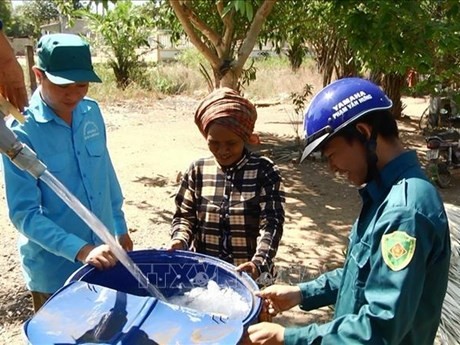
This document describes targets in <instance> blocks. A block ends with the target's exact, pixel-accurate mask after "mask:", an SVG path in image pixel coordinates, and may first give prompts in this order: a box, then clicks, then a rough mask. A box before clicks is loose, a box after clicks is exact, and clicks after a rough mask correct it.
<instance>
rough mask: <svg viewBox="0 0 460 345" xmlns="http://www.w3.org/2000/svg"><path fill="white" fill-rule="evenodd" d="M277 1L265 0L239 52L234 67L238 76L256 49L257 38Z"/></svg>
mask: <svg viewBox="0 0 460 345" xmlns="http://www.w3.org/2000/svg"><path fill="white" fill-rule="evenodd" d="M276 1H277V0H264V2H263V4H262V5H261V6H260V7H259V9H258V10H257V12H256V14H255V16H254V20H253V21H252V24H251V27H250V28H249V31H248V33H247V34H246V37H245V39H244V41H243V44H241V46H240V49H239V50H238V58H237V60H236V61H235V65H234V66H233V69H234V72H235V74H236V75H239V72H240V71H242V70H243V66H244V64H245V63H246V60H247V59H248V57H249V55H250V54H251V52H252V50H253V49H254V46H255V44H256V42H257V37H258V35H259V33H260V30H261V29H262V26H263V24H264V22H265V19H266V18H267V17H268V15H269V14H270V12H271V10H272V8H273V6H274V5H275V3H276Z"/></svg>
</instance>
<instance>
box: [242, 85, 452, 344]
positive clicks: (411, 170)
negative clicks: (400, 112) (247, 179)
mask: <svg viewBox="0 0 460 345" xmlns="http://www.w3.org/2000/svg"><path fill="white" fill-rule="evenodd" d="M391 106H392V102H391V100H390V99H389V98H388V97H387V96H386V95H385V94H384V93H383V92H382V90H381V89H380V88H379V87H378V86H376V85H374V84H373V83H371V82H369V81H368V80H364V79H360V78H345V79H341V80H338V81H335V82H333V83H331V84H330V85H328V86H326V87H325V88H324V89H323V90H321V91H320V92H319V93H318V94H317V95H316V96H315V97H314V99H313V100H312V102H311V105H310V107H309V108H308V110H307V113H306V115H305V130H306V140H307V146H306V148H305V151H304V153H303V156H302V160H303V159H305V158H306V157H307V156H308V155H309V154H311V153H312V152H314V151H317V150H320V151H321V153H322V155H323V156H324V157H325V158H327V160H328V164H329V168H330V170H331V171H333V172H335V173H341V174H343V175H345V176H346V177H347V178H348V180H349V181H350V182H352V183H353V184H355V185H356V186H358V187H359V193H360V196H361V198H362V208H361V212H360V215H359V217H358V219H357V220H356V222H355V223H354V225H353V228H352V230H351V234H350V243H349V247H348V254H347V257H346V260H345V263H344V266H343V268H339V269H336V270H334V271H331V272H327V273H325V274H323V275H321V276H320V277H318V278H317V279H315V280H313V281H309V282H305V283H301V284H299V285H297V286H285V285H273V286H270V287H268V288H266V289H265V290H263V291H261V292H260V293H259V294H260V296H261V297H262V298H264V299H265V311H266V312H268V313H269V314H271V315H276V314H277V313H278V312H281V311H283V310H287V309H290V308H292V307H294V306H296V305H299V306H300V308H302V309H303V310H312V309H316V308H319V307H322V306H326V305H330V304H335V314H334V318H333V320H332V321H330V322H328V323H325V324H322V325H319V324H310V325H306V326H304V327H297V328H290V327H288V328H284V327H282V326H280V325H277V324H275V323H268V322H262V323H259V324H256V325H252V326H250V327H249V328H248V331H247V333H246V335H245V337H244V339H243V344H289V345H291V344H334V345H337V344H338V345H341V344H373V345H376V344H392V345H396V344H405V345H406V344H407V345H408V344H414V345H415V344H416V345H424V344H426V345H428V344H433V341H434V339H435V336H436V331H437V328H438V325H439V320H440V315H441V308H442V303H443V299H444V295H445V292H446V287H447V280H448V270H449V259H450V238H449V226H448V221H447V217H446V213H445V210H444V206H443V203H442V200H441V198H440V196H439V194H438V192H437V190H436V189H435V187H434V186H433V185H432V184H431V183H430V182H429V181H428V179H427V178H426V176H425V175H424V173H423V171H422V169H421V167H420V164H419V162H418V160H417V157H416V154H415V152H414V151H406V150H405V149H404V147H403V145H402V143H401V141H400V140H399V134H398V128H397V124H396V121H395V120H394V118H393V117H392V114H391V113H390V111H389V109H390V108H391Z"/></svg>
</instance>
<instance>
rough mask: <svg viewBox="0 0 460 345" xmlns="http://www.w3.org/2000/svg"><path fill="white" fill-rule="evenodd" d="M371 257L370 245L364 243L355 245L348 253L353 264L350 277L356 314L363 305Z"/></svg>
mask: <svg viewBox="0 0 460 345" xmlns="http://www.w3.org/2000/svg"><path fill="white" fill-rule="evenodd" d="M370 255H371V251H370V245H369V244H367V243H365V242H359V243H357V244H356V245H355V246H354V247H353V248H352V249H351V252H350V259H351V260H352V262H353V266H354V267H355V270H354V272H353V273H352V274H353V277H352V281H353V282H354V284H353V290H354V295H355V300H356V304H355V306H356V310H355V312H357V311H358V310H359V308H360V307H361V306H362V305H363V304H365V296H364V289H365V286H366V282H367V278H368V277H369V271H370V266H369V258H370Z"/></svg>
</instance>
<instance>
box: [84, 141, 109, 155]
mask: <svg viewBox="0 0 460 345" xmlns="http://www.w3.org/2000/svg"><path fill="white" fill-rule="evenodd" d="M85 146H86V151H88V154H89V155H90V156H92V157H101V156H102V155H103V154H104V151H105V143H104V141H103V140H101V139H96V140H88V141H86V144H85Z"/></svg>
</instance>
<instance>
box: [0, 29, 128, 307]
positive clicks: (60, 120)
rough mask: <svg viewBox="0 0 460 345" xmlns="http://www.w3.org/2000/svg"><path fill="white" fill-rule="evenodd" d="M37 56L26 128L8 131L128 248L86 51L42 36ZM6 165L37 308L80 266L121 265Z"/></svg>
mask: <svg viewBox="0 0 460 345" xmlns="http://www.w3.org/2000/svg"><path fill="white" fill-rule="evenodd" d="M37 57H38V62H37V65H36V66H34V67H33V71H34V73H35V76H36V78H37V80H38V82H39V84H40V86H39V87H38V88H37V90H36V91H35V93H34V94H33V95H32V98H31V100H30V106H29V107H28V108H27V109H26V111H25V115H26V121H25V123H23V124H21V123H19V122H17V121H14V122H13V123H12V124H11V129H12V131H13V132H14V133H15V134H16V135H17V136H18V139H19V140H20V141H22V142H23V143H25V144H26V145H28V146H29V147H30V148H31V149H32V150H33V151H34V152H35V153H36V154H37V157H38V158H39V159H40V160H41V161H42V162H43V163H44V164H45V165H46V166H47V167H48V170H49V171H50V172H51V173H52V174H53V175H55V176H56V177H57V178H58V179H59V180H60V181H61V182H62V183H63V184H64V185H65V186H66V187H67V188H68V189H69V190H70V192H71V193H72V194H74V195H75V196H76V197H77V198H78V199H79V200H80V201H81V202H82V203H83V205H85V206H86V207H87V208H88V209H89V210H90V211H92V212H93V213H94V214H95V215H96V216H97V217H98V218H99V219H100V220H101V221H102V222H103V223H104V225H105V226H106V227H107V228H108V229H109V230H110V231H111V232H112V234H113V235H114V236H117V238H118V240H119V243H120V244H121V245H122V247H123V248H125V249H126V250H131V249H132V246H133V244H132V241H131V239H130V237H129V235H128V230H127V226H126V221H125V218H124V214H123V211H122V204H123V195H122V192H121V188H120V185H119V183H118V179H117V177H116V174H115V170H114V168H113V166H112V163H111V160H110V156H109V152H108V150H107V145H106V139H107V138H106V130H105V124H104V120H103V118H102V114H101V111H100V109H99V106H98V104H97V103H96V101H94V100H92V99H90V98H87V97H85V96H86V94H87V92H88V86H89V83H90V82H101V80H100V79H99V77H98V76H97V74H96V73H95V72H94V70H93V65H92V62H91V53H90V49H89V46H88V44H87V43H86V42H85V41H84V40H83V39H82V38H80V37H79V36H76V35H70V34H52V35H45V36H43V37H42V38H41V39H40V41H39V42H38V45H37ZM3 164H4V173H5V186H6V198H7V203H8V208H9V216H10V219H11V221H12V222H13V224H14V226H15V227H16V228H17V229H18V231H19V232H20V235H19V238H18V241H19V251H20V257H21V264H22V269H23V273H24V277H25V280H26V284H27V288H28V289H29V290H30V291H31V292H32V299H33V305H34V310H35V311H37V310H38V309H39V308H40V307H41V305H43V303H44V302H45V301H46V300H47V299H48V298H49V297H50V295H51V294H52V293H54V292H55V291H56V290H58V289H59V288H60V287H61V286H62V285H63V284H64V283H65V281H66V280H67V278H68V277H69V276H70V275H71V274H72V273H73V272H74V271H75V270H76V269H78V268H79V267H81V265H82V264H84V263H88V264H91V265H94V266H95V267H97V268H99V269H106V268H110V267H112V266H113V265H115V263H116V261H117V260H116V257H115V256H114V255H113V253H112V252H111V251H110V248H108V246H107V245H105V244H103V243H102V241H101V240H100V239H99V238H98V237H97V236H96V235H95V234H94V233H93V231H92V230H91V229H90V228H89V227H88V226H87V225H86V224H85V223H84V221H83V220H81V219H80V218H79V217H78V216H77V215H76V213H74V211H73V210H71V209H70V208H69V207H68V206H67V205H66V204H65V203H64V202H63V201H62V200H61V199H60V198H59V197H58V196H57V195H56V194H55V193H54V192H53V191H52V190H51V189H50V188H49V187H48V186H47V185H45V184H44V183H42V182H41V181H40V180H35V179H34V178H33V177H31V175H29V174H28V173H27V172H25V171H22V170H20V169H18V168H17V167H16V166H15V165H14V164H13V163H11V161H10V160H9V159H7V158H4V159H3Z"/></svg>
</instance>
